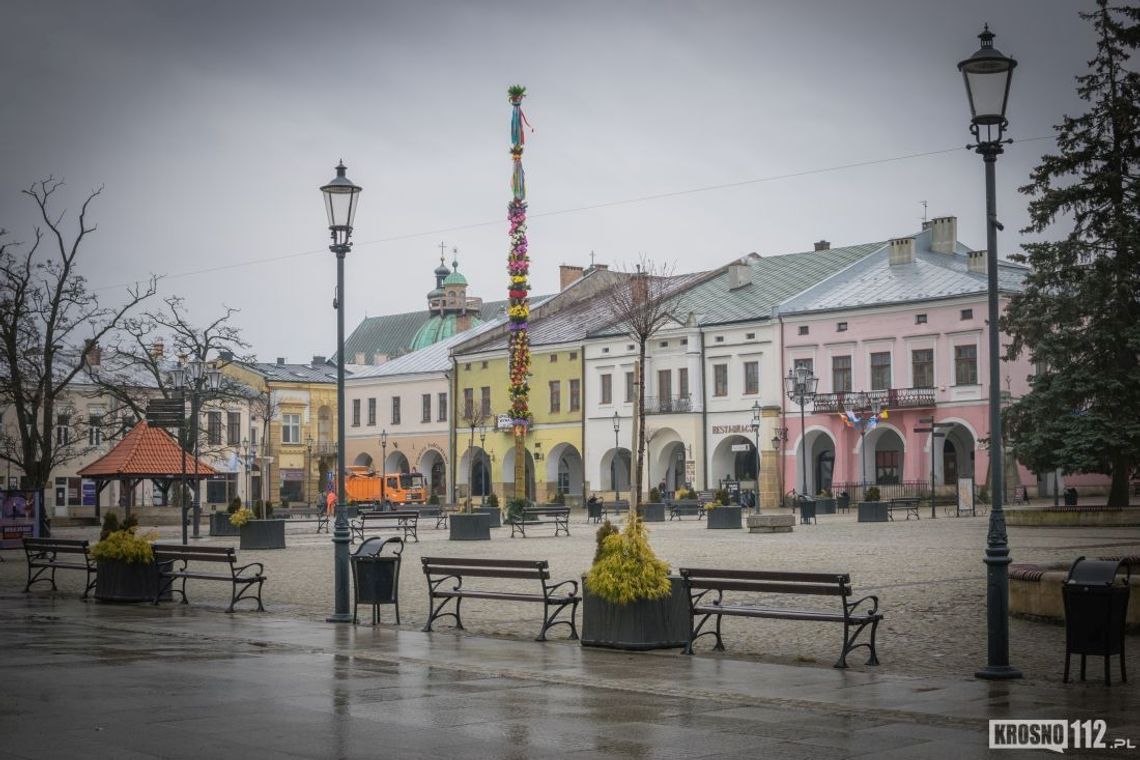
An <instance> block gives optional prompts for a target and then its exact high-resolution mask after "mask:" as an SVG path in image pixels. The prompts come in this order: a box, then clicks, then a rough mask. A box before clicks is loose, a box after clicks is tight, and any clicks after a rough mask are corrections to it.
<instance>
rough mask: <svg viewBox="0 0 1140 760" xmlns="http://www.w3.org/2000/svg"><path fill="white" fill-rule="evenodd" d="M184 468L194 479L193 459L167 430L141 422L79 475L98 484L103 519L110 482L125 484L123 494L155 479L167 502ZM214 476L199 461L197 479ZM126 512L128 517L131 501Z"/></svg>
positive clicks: (97, 501) (97, 506)
mask: <svg viewBox="0 0 1140 760" xmlns="http://www.w3.org/2000/svg"><path fill="white" fill-rule="evenodd" d="M184 465H185V470H186V479H187V480H189V481H192V480H194V478H195V467H194V457H193V456H191V455H190V454H187V453H186V452H184V451H183V450H182V447H181V446H179V445H178V441H177V440H176V439H175V438H174V436H172V435H171V434H170V433H168V432H167V431H166V430H165V429H164V428H158V427H151V426H150V425H148V424H147V423H146V422H145V421H140V422H139V423H138V424H137V425H135V426H134V428H132V429H131V432H129V433H127V434H126V435H125V436H123V440H121V441H119V442H118V443H117V444H115V447H114V448H113V449H111V450H110V451H108V452H107V453H106V454H104V455H103V456H101V457H99V458H98V459H96V460H95V461H94V462H92V463H91V464H89V465H87V466H86V467H84V468H83V469H82V470H80V471H79V476H80V477H83V478H88V479H90V480H94V481H95V516H96V517H100V516H101V515H100V501H101V498H100V497H101V495H102V493H103V489H104V488H106V487H107V484H108V483H111V482H113V481H116V480H117V481H119V482H121V483H122V484H123V489H124V491H131V490H133V489H134V487H135V486H137V485H138V484H139V483H140V482H142V481H144V480H148V479H149V480H153V481H154V484H155V487H156V488H158V490H160V491H161V492H162V494H163V501H164V502H165V501H166V498H165V497H166V494H167V492H168V491H169V490H170V486H171V485H172V484H173V483H174V482H175V481H177V480H178V479H179V478H181V477H182V471H183V466H184ZM214 475H217V470H215V469H214V468H213V467H211V466H210V465H208V464H206V463H205V462H203V461H202V460H201V459H199V460H198V467H197V478H198V480H203V479H205V478H209V477H213V476H214ZM124 509H126V510H127V513H128V514H129V512H130V503H129V501H128V503H127V504H126V505H125V506H124Z"/></svg>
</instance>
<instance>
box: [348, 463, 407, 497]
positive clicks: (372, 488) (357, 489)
mask: <svg viewBox="0 0 1140 760" xmlns="http://www.w3.org/2000/svg"><path fill="white" fill-rule="evenodd" d="M344 493H345V496H346V497H348V500H349V502H354V501H374V502H383V501H387V502H390V503H392V504H423V503H425V502H426V501H427V487H426V486H425V484H424V476H423V475H422V474H421V473H418V472H411V473H408V472H394V473H390V474H387V475H384V476H381V475H380V474H379V473H376V472H368V471H366V470H356V469H351V470H349V472H348V477H346V478H345V480H344Z"/></svg>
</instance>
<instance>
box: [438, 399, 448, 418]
mask: <svg viewBox="0 0 1140 760" xmlns="http://www.w3.org/2000/svg"><path fill="white" fill-rule="evenodd" d="M436 417H437V419H436V421H437V422H446V421H447V394H446V393H441V394H439V401H438V409H437V410H436Z"/></svg>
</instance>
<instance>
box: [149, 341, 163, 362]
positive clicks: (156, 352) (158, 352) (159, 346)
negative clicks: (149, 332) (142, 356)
mask: <svg viewBox="0 0 1140 760" xmlns="http://www.w3.org/2000/svg"><path fill="white" fill-rule="evenodd" d="M165 353H166V346H165V345H164V344H163V342H162V338H155V339H154V343H151V344H150V355H151V358H152V359H161V358H162V355H163V354H165Z"/></svg>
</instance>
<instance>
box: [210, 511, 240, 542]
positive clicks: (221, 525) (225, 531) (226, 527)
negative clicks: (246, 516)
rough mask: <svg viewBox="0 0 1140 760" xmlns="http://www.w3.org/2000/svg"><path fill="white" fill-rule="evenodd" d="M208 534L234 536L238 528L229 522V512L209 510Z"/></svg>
mask: <svg viewBox="0 0 1140 760" xmlns="http://www.w3.org/2000/svg"><path fill="white" fill-rule="evenodd" d="M210 535H211V536H236V535H238V529H237V526H236V525H233V524H232V523H230V513H229V512H211V513H210Z"/></svg>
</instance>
